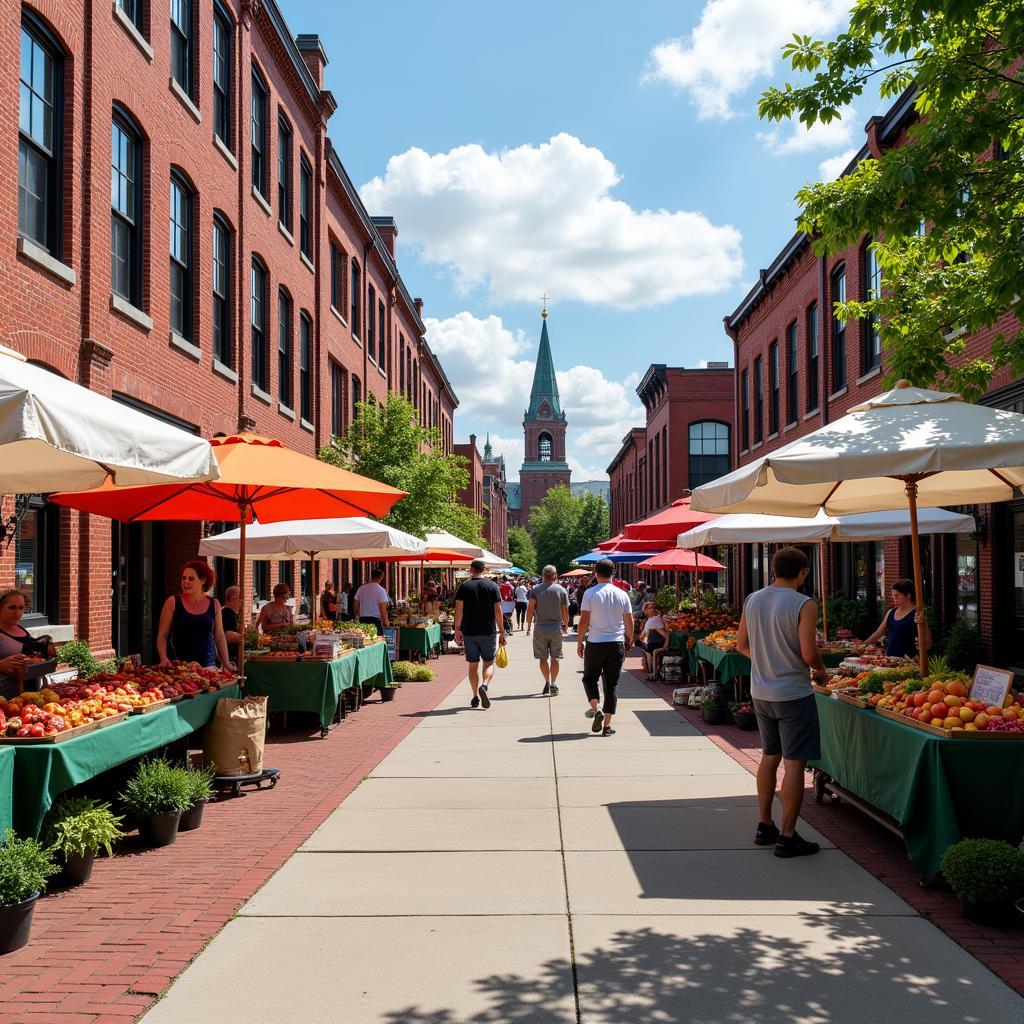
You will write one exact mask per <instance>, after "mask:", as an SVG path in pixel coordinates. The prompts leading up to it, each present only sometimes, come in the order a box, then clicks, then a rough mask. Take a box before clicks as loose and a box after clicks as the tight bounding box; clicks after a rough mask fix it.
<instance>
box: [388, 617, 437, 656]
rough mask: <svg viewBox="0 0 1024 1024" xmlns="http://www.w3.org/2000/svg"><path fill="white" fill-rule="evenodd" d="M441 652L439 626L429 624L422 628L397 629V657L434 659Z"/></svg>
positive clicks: (434, 623) (407, 627)
mask: <svg viewBox="0 0 1024 1024" xmlns="http://www.w3.org/2000/svg"><path fill="white" fill-rule="evenodd" d="M440 650H441V624H440V623H439V622H429V623H426V624H424V625H422V626H399V627H398V656H399V657H400V658H401V657H404V656H406V655H408V656H411V657H414V658H420V659H422V660H424V661H426V659H427V658H432V657H435V656H436V655H437V654H438V653H439V652H440Z"/></svg>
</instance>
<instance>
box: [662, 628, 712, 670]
mask: <svg viewBox="0 0 1024 1024" xmlns="http://www.w3.org/2000/svg"><path fill="white" fill-rule="evenodd" d="M707 635H708V631H707V630H706V629H672V630H669V634H668V650H669V653H672V652H673V651H680V652H682V653H683V654H685V655H686V657H687V658H688V659H689V662H690V675H691V676H695V675H696V674H697V660H698V659H697V645H696V644H694V646H693V647H688V646H687V641H689V640H691V639H692V640H703V639H704V637H706V636H707Z"/></svg>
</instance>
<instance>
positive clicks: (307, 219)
mask: <svg viewBox="0 0 1024 1024" xmlns="http://www.w3.org/2000/svg"><path fill="white" fill-rule="evenodd" d="M299 248H300V249H301V250H302V252H303V253H304V254H305V255H306V256H307V257H311V256H312V253H313V171H312V168H311V167H310V166H309V163H308V162H307V160H306V158H305V157H303V158H302V161H301V163H300V167H299Z"/></svg>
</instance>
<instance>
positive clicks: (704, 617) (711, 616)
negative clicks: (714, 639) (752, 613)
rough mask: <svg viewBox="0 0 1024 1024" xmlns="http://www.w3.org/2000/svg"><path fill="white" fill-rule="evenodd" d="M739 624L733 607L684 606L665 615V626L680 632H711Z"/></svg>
mask: <svg viewBox="0 0 1024 1024" xmlns="http://www.w3.org/2000/svg"><path fill="white" fill-rule="evenodd" d="M738 625H739V618H738V617H737V616H736V612H735V611H733V609H731V608H690V609H686V608H684V609H683V610H682V611H678V612H674V613H672V614H670V615H666V616H665V628H666V629H669V630H671V631H674V632H679V633H704V632H707V633H710V632H711V631H712V630H716V629H735V628H736V627H737V626H738Z"/></svg>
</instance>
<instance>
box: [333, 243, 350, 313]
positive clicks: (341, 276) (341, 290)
mask: <svg viewBox="0 0 1024 1024" xmlns="http://www.w3.org/2000/svg"><path fill="white" fill-rule="evenodd" d="M347 265H348V257H347V256H346V255H345V250H344V249H340V248H339V247H338V246H337V245H336V244H335V242H334V240H333V239H332V240H331V305H332V306H333V307H334V309H336V310H337V311H338V312H339V313H341V315H342V316H344V315H345V268H346V266H347Z"/></svg>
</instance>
